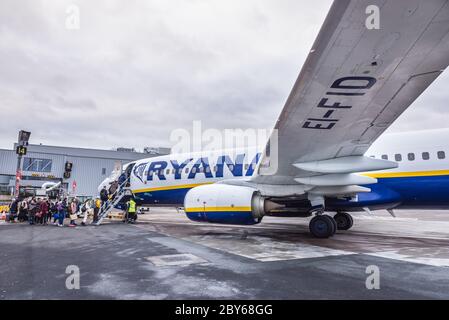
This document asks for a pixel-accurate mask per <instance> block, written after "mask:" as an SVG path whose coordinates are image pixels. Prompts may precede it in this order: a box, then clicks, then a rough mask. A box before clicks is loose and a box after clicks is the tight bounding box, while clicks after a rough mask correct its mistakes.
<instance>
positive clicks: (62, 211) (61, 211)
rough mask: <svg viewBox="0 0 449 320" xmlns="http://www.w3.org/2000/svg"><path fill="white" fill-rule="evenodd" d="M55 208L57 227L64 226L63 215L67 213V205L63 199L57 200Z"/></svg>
mask: <svg viewBox="0 0 449 320" xmlns="http://www.w3.org/2000/svg"><path fill="white" fill-rule="evenodd" d="M57 210H58V227H63V226H64V219H65V215H66V213H67V211H66V210H67V205H66V204H65V201H64V200H62V201H59V202H58V204H57Z"/></svg>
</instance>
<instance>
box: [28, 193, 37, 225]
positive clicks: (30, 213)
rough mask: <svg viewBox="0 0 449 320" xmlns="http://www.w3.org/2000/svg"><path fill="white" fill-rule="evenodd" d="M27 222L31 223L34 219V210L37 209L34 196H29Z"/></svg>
mask: <svg viewBox="0 0 449 320" xmlns="http://www.w3.org/2000/svg"><path fill="white" fill-rule="evenodd" d="M28 208H29V210H28V222H29V223H30V225H33V224H34V222H35V220H36V212H37V210H38V209H39V207H38V203H37V201H36V198H35V197H32V198H31V201H30V203H29V204H28Z"/></svg>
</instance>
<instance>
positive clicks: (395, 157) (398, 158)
mask: <svg viewBox="0 0 449 320" xmlns="http://www.w3.org/2000/svg"><path fill="white" fill-rule="evenodd" d="M394 160H395V161H402V155H401V154H399V153H396V154H395V155H394Z"/></svg>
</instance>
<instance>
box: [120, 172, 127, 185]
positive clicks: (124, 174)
mask: <svg viewBox="0 0 449 320" xmlns="http://www.w3.org/2000/svg"><path fill="white" fill-rule="evenodd" d="M126 180H127V177H126V172H123V173H122V174H121V175H120V176H119V177H118V185H119V186H121V185H122V184H124V183H125V181H126Z"/></svg>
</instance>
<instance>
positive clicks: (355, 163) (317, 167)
mask: <svg viewBox="0 0 449 320" xmlns="http://www.w3.org/2000/svg"><path fill="white" fill-rule="evenodd" d="M293 165H294V166H295V167H296V168H298V169H301V170H305V171H310V172H320V173H351V172H365V171H375V170H386V169H393V168H397V167H398V164H397V163H396V162H393V161H388V160H382V159H374V158H370V157H365V156H349V157H341V158H334V159H328V160H320V161H310V162H301V163H295V164H293Z"/></svg>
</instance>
